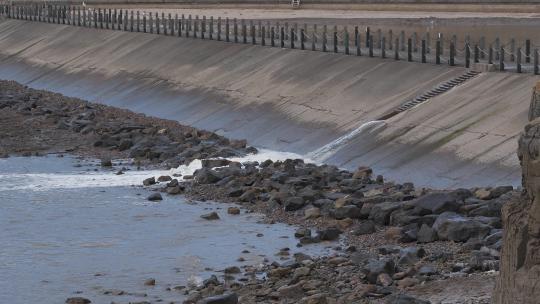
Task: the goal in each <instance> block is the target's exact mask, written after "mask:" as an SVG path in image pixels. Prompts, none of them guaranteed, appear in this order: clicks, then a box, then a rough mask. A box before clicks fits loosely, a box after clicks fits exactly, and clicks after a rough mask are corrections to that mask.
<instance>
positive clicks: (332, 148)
mask: <svg viewBox="0 0 540 304" xmlns="http://www.w3.org/2000/svg"><path fill="white" fill-rule="evenodd" d="M385 125H386V123H385V122H384V120H372V121H368V122H366V123H363V124H362V125H360V126H359V127H358V128H356V129H354V130H352V131H351V132H349V133H347V134H345V135H343V136H341V137H339V138H337V139H335V140H334V141H332V142H330V143H328V144H326V145H324V146H322V147H320V148H319V149H317V150H315V151H312V152H310V153H308V154H307V155H306V156H305V157H306V158H308V159H311V160H313V161H315V162H323V161H325V160H327V159H328V158H330V156H332V155H333V154H335V153H336V152H337V151H339V150H340V149H341V148H343V147H344V146H345V145H346V144H348V143H349V142H351V141H352V140H353V139H354V138H355V137H357V136H358V135H360V134H366V133H368V134H369V133H373V132H374V131H376V130H378V129H380V128H382V127H384V126H385Z"/></svg>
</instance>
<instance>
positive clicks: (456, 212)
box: [0, 81, 534, 303]
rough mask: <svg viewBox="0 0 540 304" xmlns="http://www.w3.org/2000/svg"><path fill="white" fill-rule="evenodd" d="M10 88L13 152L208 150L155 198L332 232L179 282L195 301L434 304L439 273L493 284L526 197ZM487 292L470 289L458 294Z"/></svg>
mask: <svg viewBox="0 0 540 304" xmlns="http://www.w3.org/2000/svg"><path fill="white" fill-rule="evenodd" d="M0 87H1V88H2V90H0V109H1V110H2V111H0V118H1V119H0V124H1V125H0V127H1V128H0V133H1V136H0V143H1V144H0V149H1V150H0V153H1V154H3V155H4V156H8V155H11V154H22V155H33V154H35V153H47V152H72V153H76V154H83V155H88V156H93V157H100V158H101V159H102V165H104V166H110V165H113V163H114V162H111V161H110V160H111V158H122V157H130V158H133V159H134V160H135V162H137V163H139V164H140V165H141V166H147V167H149V166H162V167H168V168H169V167H176V166H178V165H181V164H188V163H190V162H191V161H193V160H195V159H200V160H201V163H202V168H201V169H199V170H197V171H196V172H195V173H194V174H193V175H192V176H162V177H158V178H157V179H156V178H155V177H149V178H148V179H146V180H145V181H144V186H146V187H148V188H149V189H151V190H153V191H154V194H152V195H150V197H149V199H151V200H155V201H159V199H160V198H161V196H162V195H177V194H184V195H186V196H188V197H189V198H192V199H196V200H217V201H222V202H234V203H238V204H240V205H241V206H242V207H243V208H241V209H243V210H245V211H242V210H239V209H238V208H235V207H232V208H230V209H229V213H230V214H238V213H239V212H251V211H258V212H262V213H264V214H266V215H267V221H268V222H275V221H280V222H287V223H291V224H296V225H298V226H299V227H300V228H299V229H298V231H297V233H296V235H295V237H297V238H298V246H299V247H301V246H309V244H311V243H317V242H327V243H328V244H329V245H330V246H333V247H334V248H335V249H336V252H337V253H335V254H333V255H331V256H325V257H310V256H308V255H306V254H295V255H291V253H290V249H289V248H283V249H282V250H280V251H279V252H277V253H276V255H275V260H276V261H270V260H269V261H268V263H266V264H264V265H244V266H243V267H241V268H238V267H229V268H225V271H224V273H223V276H221V277H217V276H212V277H210V278H208V279H207V280H206V281H204V282H203V283H202V285H193V286H187V287H185V286H178V288H176V287H175V288H171V290H170V292H180V293H182V294H184V295H186V296H187V297H188V299H187V300H185V303H276V302H279V303H364V302H370V301H383V302H386V303H428V301H427V300H424V299H428V300H429V299H431V298H433V295H434V294H436V293H440V292H441V291H440V290H435V289H433V290H431V291H430V293H426V292H425V290H426V287H425V286H429V284H431V283H433V282H447V281H448V282H450V281H451V280H454V279H456V278H461V279H463V280H468V281H466V282H471V281H475V282H480V283H482V284H484V285H487V286H488V287H489V286H490V284H491V282H492V281H493V277H494V275H495V274H496V273H497V271H498V268H499V256H500V253H499V252H500V251H499V250H500V248H501V247H502V245H503V243H502V235H503V231H502V229H501V228H502V227H501V207H502V206H503V205H504V203H505V202H507V201H511V200H512V199H513V198H515V197H516V192H515V191H513V189H512V187H494V188H469V189H456V190H432V189H424V188H417V187H415V186H414V185H413V184H412V183H403V184H400V183H395V182H390V181H386V180H385V179H384V177H382V176H380V175H375V174H374V173H373V172H372V170H371V169H370V168H367V167H361V168H359V169H357V170H356V171H354V172H350V171H346V170H341V169H339V168H337V167H335V166H330V165H316V164H311V163H305V162H304V161H303V160H301V159H288V160H285V161H272V160H266V161H263V162H260V163H259V162H244V163H239V162H235V161H230V160H228V159H227V158H230V157H237V156H243V155H246V154H248V153H256V149H254V148H250V147H248V146H246V142H245V141H234V140H228V139H226V138H223V137H221V136H218V135H216V134H214V133H211V132H206V131H201V130H196V129H194V128H191V127H186V126H182V125H180V124H178V123H176V122H173V121H166V120H158V119H155V118H151V117H146V116H144V115H141V114H135V113H133V112H129V111H124V110H119V109H117V108H112V107H107V106H103V105H97V104H92V103H89V102H85V101H82V100H78V99H72V98H67V97H64V96H62V95H59V94H53V93H49V92H45V91H38V90H32V89H29V88H26V87H24V86H21V85H19V84H17V83H14V82H5V81H4V82H0ZM121 171H122V169H121V168H119V173H121ZM203 218H206V219H208V220H220V219H219V217H216V216H215V215H213V214H207V215H203ZM231 233H233V232H231ZM338 241H339V242H338ZM531 248H534V246H532V247H531ZM240 259H241V257H239V261H241V260H240ZM224 266H226V265H224ZM420 286H422V287H423V288H424V289H423V290H424V292H422V293H419V292H417V291H416V288H417V287H420ZM489 289H491V288H489ZM489 298H490V294H489V293H487V294H483V295H480V296H475V297H474V298H471V297H469V296H468V294H467V291H464V292H463V297H462V298H461V299H459V300H458V301H457V302H456V303H463V302H470V303H487V302H488V301H489ZM73 301H79V302H73ZM80 301H84V299H78V298H77V299H74V300H72V302H70V303H83V302H80ZM85 303H87V302H85Z"/></svg>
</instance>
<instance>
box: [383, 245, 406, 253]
mask: <svg viewBox="0 0 540 304" xmlns="http://www.w3.org/2000/svg"><path fill="white" fill-rule="evenodd" d="M402 249H403V248H401V247H400V246H398V245H383V246H380V247H377V251H378V252H379V253H380V254H382V255H387V254H396V253H400V252H401V250H402Z"/></svg>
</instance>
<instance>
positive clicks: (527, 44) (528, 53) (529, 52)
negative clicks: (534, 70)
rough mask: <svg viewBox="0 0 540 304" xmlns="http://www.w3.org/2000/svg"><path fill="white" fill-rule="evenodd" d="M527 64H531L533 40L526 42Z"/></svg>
mask: <svg viewBox="0 0 540 304" xmlns="http://www.w3.org/2000/svg"><path fill="white" fill-rule="evenodd" d="M525 62H526V63H529V62H531V40H529V39H527V40H525Z"/></svg>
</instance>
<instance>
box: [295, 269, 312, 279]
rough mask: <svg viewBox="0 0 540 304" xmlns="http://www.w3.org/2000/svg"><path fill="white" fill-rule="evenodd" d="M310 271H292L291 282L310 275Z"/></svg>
mask: <svg viewBox="0 0 540 304" xmlns="http://www.w3.org/2000/svg"><path fill="white" fill-rule="evenodd" d="M310 271H311V269H310V268H309V267H298V268H296V269H295V270H294V273H293V280H297V279H298V278H301V277H305V276H307V275H308V274H309V273H310Z"/></svg>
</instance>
